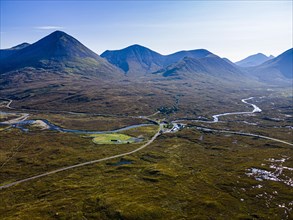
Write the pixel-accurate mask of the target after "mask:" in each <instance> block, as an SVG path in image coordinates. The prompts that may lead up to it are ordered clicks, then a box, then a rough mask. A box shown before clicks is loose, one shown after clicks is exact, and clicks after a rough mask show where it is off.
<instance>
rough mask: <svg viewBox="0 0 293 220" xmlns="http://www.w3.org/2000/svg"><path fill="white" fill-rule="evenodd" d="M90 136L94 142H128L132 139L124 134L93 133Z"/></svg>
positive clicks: (131, 141)
mask: <svg viewBox="0 0 293 220" xmlns="http://www.w3.org/2000/svg"><path fill="white" fill-rule="evenodd" d="M89 137H92V138H93V139H92V140H93V142H94V143H95V144H130V143H133V142H134V140H133V139H132V137H131V136H128V135H125V134H93V135H90V136H89Z"/></svg>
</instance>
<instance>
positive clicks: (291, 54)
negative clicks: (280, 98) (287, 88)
mask: <svg viewBox="0 0 293 220" xmlns="http://www.w3.org/2000/svg"><path fill="white" fill-rule="evenodd" d="M292 61H293V48H291V49H289V50H287V51H285V52H284V53H282V54H281V55H279V56H277V57H276V58H274V59H271V60H269V61H267V62H265V63H263V64H261V65H259V66H257V67H255V68H253V69H251V72H252V74H253V75H254V76H256V77H258V78H259V80H261V81H264V82H270V83H277V82H287V83H291V84H292V78H293V66H292Z"/></svg>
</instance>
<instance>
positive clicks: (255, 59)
mask: <svg viewBox="0 0 293 220" xmlns="http://www.w3.org/2000/svg"><path fill="white" fill-rule="evenodd" d="M272 58H274V56H272V55H270V56H266V55H264V54H263V53H257V54H253V55H250V56H248V57H246V58H244V59H242V60H240V61H237V62H235V64H236V65H238V66H240V67H253V66H258V65H260V64H262V63H264V62H266V61H268V60H270V59H272Z"/></svg>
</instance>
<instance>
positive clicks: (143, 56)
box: [101, 45, 213, 75]
mask: <svg viewBox="0 0 293 220" xmlns="http://www.w3.org/2000/svg"><path fill="white" fill-rule="evenodd" d="M209 55H213V54H212V53H211V52H209V51H207V50H204V49H198V50H190V51H179V52H176V53H173V54H170V55H161V54H159V53H157V52H155V51H153V50H151V49H149V48H146V47H143V46H140V45H132V46H129V47H127V48H124V49H121V50H112V51H110V50H107V51H105V52H104V53H102V54H101V57H104V58H105V59H107V60H108V61H109V62H110V63H112V64H113V65H115V66H117V67H119V68H121V69H122V70H123V71H124V72H125V73H127V74H129V75H133V74H135V75H144V74H147V73H153V72H156V71H158V70H160V69H162V68H164V67H166V66H168V65H170V64H173V63H176V62H178V61H179V60H181V59H183V58H184V57H191V58H203V57H206V56H209Z"/></svg>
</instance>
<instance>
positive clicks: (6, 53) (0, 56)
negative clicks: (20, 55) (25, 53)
mask: <svg viewBox="0 0 293 220" xmlns="http://www.w3.org/2000/svg"><path fill="white" fill-rule="evenodd" d="M29 45H30V44H28V43H22V44H19V45H17V46H15V47H11V48H9V49H3V50H0V59H3V58H6V57H8V56H10V55H12V54H14V53H16V52H17V51H18V50H21V49H23V48H25V47H27V46H29Z"/></svg>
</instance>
